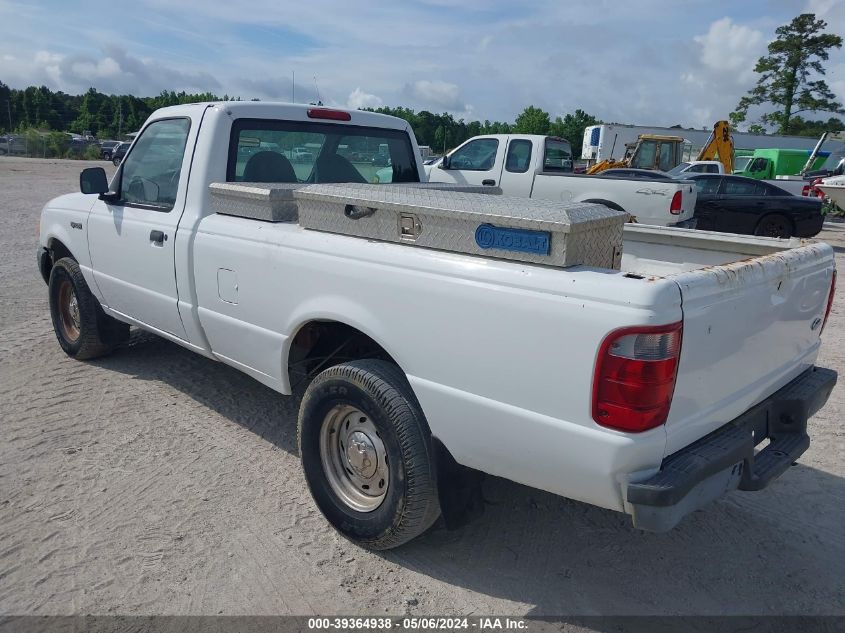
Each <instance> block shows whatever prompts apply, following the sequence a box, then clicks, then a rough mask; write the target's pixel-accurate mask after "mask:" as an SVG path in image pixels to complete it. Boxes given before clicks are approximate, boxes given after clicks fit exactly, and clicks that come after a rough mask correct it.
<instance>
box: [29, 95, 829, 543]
mask: <svg viewBox="0 0 845 633" xmlns="http://www.w3.org/2000/svg"><path fill="white" fill-rule="evenodd" d="M304 137H307V138H308V140H309V143H311V144H313V145H316V146H318V147H319V152H318V154H317V155H316V157H315V159H314V162H313V164H307V165H306V164H297V165H292V164H291V162H290V159H289V157H288V152H290V151H292V149H293V148H294V147H297V146H299V145H300V144H301V143H302V139H303V138H304ZM382 145H386V146H387V148H388V151H389V153H390V164H391V166H392V169H393V180H394V182H396V181H404V182H415V181H418V180H420V179H421V177H422V175H423V172H422V168H421V166H420V161H419V160H418V155H417V151H416V142H415V140H414V137H413V134H412V133H411V131H410V129H409V127H408V125H407V124H406V123H405V122H404V121H401V120H399V119H394V118H391V117H385V116H382V115H378V114H374V113H369V112H359V111H351V112H346V111H339V110H327V109H324V108H310V107H307V106H294V105H274V104H268V103H251V102H239V103H214V104H195V105H185V106H176V107H172V108H165V109H163V110H160V111H158V112H156V113H154V114H153V115H152V116H151V117H150V119H149V120H148V121H147V123H146V124H145V126H144V127H143V129H142V130H141V132H140V133H139V135H138V137H137V139H136V140H135V142H134V144H133V146H132V147H131V149H130V150H129V152H128V154H127V155H126V158H125V159H124V160H123V162H122V163H121V166H120V168H119V169H118V171H117V172H116V174H115V176H114V178H113V180H112V182H111V185H110V186H109V185H108V183H106V180H105V173H104V172H103V171H102V170H101V169H99V168H92V169H88V170H85V171H84V172H83V173H82V175H81V177H80V184H81V189H82V191H83V193H76V194H69V195H65V196H61V197H59V198H56V199H55V200H53V201H51V202H50V203H48V205H47V206H46V207H45V209H44V211H43V214H42V220H41V229H40V231H41V233H40V246H39V249H38V264H39V267H40V270H41V273H42V275H43V277H44V279H45V281H47V282H48V284H49V298H50V311H51V316H52V320H53V325H54V329H55V331H56V336H57V339H58V342H59V344H60V345H61V347H62V348H63V349H64V351H65V352H66V353H67V354H68V355H70V356H72V357H75V358H78V359H86V358H93V357H95V356H98V355H102V354H105V353H108V352H110V351H111V350H112V349H114V347H115V346H117V345H119V344H120V343H121V342H122V341H124V340H125V339H126V337H127V336H128V326H129V324H133V325H136V326H139V327H142V328H144V329H146V330H148V331H150V332H154V333H157V334H159V335H160V336H162V337H164V338H166V339H168V340H171V341H173V342H176V343H178V344H179V345H182V346H184V347H186V348H188V349H191V350H193V351H195V352H197V353H199V354H202V355H204V356H207V357H208V358H212V359H216V360H219V361H222V362H224V363H227V364H229V365H231V366H233V367H236V368H238V369H240V370H242V371H244V372H246V373H247V374H249V375H250V376H253V377H254V378H256V379H257V380H259V381H260V382H262V383H264V384H265V385H268V386H269V387H271V388H273V389H275V390H277V391H278V392H280V393H281V394H292V393H294V392H295V391H296V389H295V388H296V386H297V385H298V384H300V385H301V386H302V387H304V386H305V385H306V384H307V389H305V392H304V396H303V399H302V405H301V408H300V415H299V422H298V424H299V448H300V453H301V458H302V463H303V468H304V472H305V476H306V480H307V482H308V485H309V488H310V490H311V493H312V495H313V497H314V499H315V501H316V503H317V505H318V506H319V508H320V509H321V511H322V512H323V513H324V515H325V516H326V517H327V519H328V520H329V521H330V522H331V523H332V524H333V525H334V526H335V527H336V528H337V529H338V530H339V531H340V532H341V533H342V534H344V535H345V536H346V537H347V538H349V539H351V540H353V541H354V542H357V543H359V544H361V545H363V546H366V547H370V548H376V549H378V548H381V549H383V548H389V547H395V546H397V545H400V544H402V543H404V542H406V541H408V540H409V539H411V538H413V537H414V536H416V535H418V534H420V533H421V532H422V531H424V530H425V529H427V528H428V527H429V526H430V525H432V524H433V522H434V521H435V519H436V518H437V516H438V515H439V514H440V513H441V512H443V514H444V516H446V517H447V524H448V517H449V516H453V513H458V512H460V510H461V505H462V504H465V503H466V498H465V497H463V496H462V495H461V494H460V490H461V486H460V482H461V481H462V480H463V478H462V477H461V475H462V473H465V472H466V471H465V469H463V468H462V467H461V466H459V465H462V466H463V467H470V468H473V469H478V470H481V471H485V472H488V473H492V474H495V475H499V476H502V477H506V478H509V479H512V480H515V481H518V482H521V483H524V484H527V485H530V486H535V487H538V488H541V489H544V490H548V491H551V492H554V493H557V494H560V495H564V496H567V497H571V498H573V499H578V500H582V501H585V502H588V503H592V504H595V505H598V506H602V507H604V508H610V509H613V510H617V511H621V512H626V513H628V514H630V515H632V517H633V520H634V523H635V525H637V526H639V527H641V528H644V529H649V530H665V529H668V528H671V527H672V526H673V525H675V524H676V523H677V521H679V520H680V519H681V518H682V517H683V516H684V515H686V514H688V513H689V512H691V511H692V510H694V509H696V508H698V507H700V506H702V505H703V504H705V503H707V502H708V501H709V500H711V499H713V498H715V497H718V496H719V495H721V494H724V493H725V492H726V491H728V490H731V489H735V488H741V489H745V490H756V489H759V488H762V487H764V486H765V485H766V484H767V483H768V482H769V481H771V480H772V479H773V478H774V477H777V476H778V475H780V474H781V473H782V472H783V471H784V470H785V469H786V468H787V467H788V466H789V464H791V463H792V462H793V461H794V460H795V459H797V458H798V457H799V456H800V455H801V454H802V453H803V451H804V450H805V449H806V448H807V446H808V444H809V438H808V436H807V433H806V422H807V418H808V417H809V416H811V415H812V414H813V413H814V412H815V411H816V410H818V409H819V408H820V407H821V406H822V405H823V404H824V402H825V401H826V400H827V397H828V395H829V394H830V391H831V389H832V388H833V385H834V383H835V380H836V374H835V373H834V372H831V371H829V370H824V369H819V368H815V367H814V362H815V359H816V356H817V354H818V350H819V346H820V334H821V332H822V330H823V328H824V321H825V320H826V317H827V314H828V312H829V310H830V305H831V301H832V298H833V297H832V288H833V280H834V264H833V251H832V249H831V248H830V247H829V246H827V245H825V244H814V243H813V244H806V245H804V244H802V243H800V242H798V241H784V240H770V239H767V238H753V237H748V238H745V237H738V236H728V235H722V234H712V233H706V232H696V231H688V230H682V229H666V228H660V227H646V226H636V225H634V226H628V227H627V228H626V230H625V232H624V233H625V235H624V245H623V246H624V250H623V255H622V258H621V269H612V268H595V267H588V266H583V265H574V266H570V267H567V268H559V267H553V266H548V265H543V264H542V263H526V262H524V261H506V260H503V259H498V258H495V257H485V256H479V255H471V254H461V253H456V252H448V251H446V250H433V249H429V248H421V247H418V246H413V245H409V244H406V243H401V242H400V243H389V242H385V241H378V240H374V239H362V238H360V237H352V236H350V235H343V234H337V233H328V232H324V231H317V230H310V229H306V228H304V227H303V226H302V225H301V224H300V223H299V222H298V219H297V210H296V207H295V206H294V207H291V206H290V205H289V204H288V201H287V200H286V199H283V198H282V197H281V194H282V193H283V192H284V191H285V190H284V187H285V186H287V187H288V190H290V188H295V187H296V186H297V183H302V184H304V183H320V182H348V181H355V182H361V183H364V182H367V181H368V175H369V172H367V173H365V171H366V169H371V168H372V165H371V162H372V161H371V160H367V153H368V152H370V151H376V148H380V147H381V146H382ZM309 146H311V145H309ZM267 147H271V148H273V147H274V148H277V149H276V150H265V149H262V148H267ZM356 158H357V159H358V160H359V162H357V163H356V160H355V159H356ZM356 165H357V166H356ZM245 180H253V181H255V180H257V181H265V182H275V183H287V184H286V185H272V186H264V187H263V188H262V187H260V186H255V185H253V186H241V187H237V186H235V187H230V188H233V189H234V190H235V193H233V194H232V195H233V196H234V197H233V198H232V200H233V202H234V204H233V205H232V209H231V210H230V212H229V213H227V214H221V213H215V212H214V211H213V208H212V204H211V200H212V194H211V192H210V189H211V185H212V183H220V182H226V181H229V182H230V183H239V182H243V181H245ZM381 186H384V187H388V186H390V187H395V186H396V185H373V186H372V187H374V188H378V187H381ZM215 187H219V185H215ZM366 189H367V186H364V187H363V190H366ZM239 192H240V193H239ZM297 193H298V192H297ZM450 195H453V196H457V197H456V198H454V200H455V204H458V203H460V204H466V205H468V206H469V205H471V206H473V208H475V209H476V211H478V210H479V209H480V210H483V208H484V205H485V200H486V199H488V197H487V196H481V195H478V194H475V195H471V194H463V195H462V194H450ZM498 200H499V202H497V205H498V206H499V207H500V208H501V207H502V206H503V205H504V206H506V204H507V202H508V201H510V200H512V206H513V216H514V219H515V220H517V221H518V220H519V208H520V206H521V205H522V203H524V200H520V199H517V198H513V199H506V198H498ZM503 200H504V201H505V202H502V201H503ZM256 204H259V205H262V204H263V205H267V208H270V209H271V210H272V211H273V214H274V215H273V217H272V218H269V219H266V220H259V219H254V218H253V217H249V216H250V215H251V213H252V210H253V209H254V207H255V205H256ZM555 208H557V207H555ZM560 209H566V207H565V206H563V205H561V206H560ZM548 210H550V211H551V210H553V209H552V207H551V206H549V207H548ZM347 211H348V213H349V215H348V217H353V216H354V217H358V216H359V215H360V216H361V217H364V216H366V215H367V214H370V213H371V212H379V213H380V212H382V211H384V209H381V210H377V209H374V208H373V209H370V208H368V207H363V208H359V207H358V206H354V205H350V206H349V208H348V209H347ZM344 213H345V212H344ZM485 226H487V225H485ZM395 228H396V230H397V231H399V233H398V234H399V235H402V232H403V231H405V230H406V228H408V229H409V230H415V229H416V228H417V227H415V226H414V224H413V223H411V225H410V226H409V227H407V226H406V225H405V224H404V223H403V222H400V223H399V225H398V226H395ZM480 228H482V227H481V226H479V229H480ZM423 230H425V229H424V228H423ZM570 237H572V236H570ZM400 239H401V238H400ZM571 246H573V244H569V245H568V248H569V247H571ZM239 397H248V396H245V395H243V394H239ZM766 440H768V441H769V444H768V446H766V447H765V448H762V450H759V451H755V446H758V445H760V446H762V443H763V442H765V441H766ZM784 510H785V511H788V508H785V509H784Z"/></svg>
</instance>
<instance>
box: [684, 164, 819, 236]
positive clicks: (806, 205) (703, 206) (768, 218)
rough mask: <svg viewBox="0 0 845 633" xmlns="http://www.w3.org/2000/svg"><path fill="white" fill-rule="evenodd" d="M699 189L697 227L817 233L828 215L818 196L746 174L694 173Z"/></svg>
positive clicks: (757, 232)
mask: <svg viewBox="0 0 845 633" xmlns="http://www.w3.org/2000/svg"><path fill="white" fill-rule="evenodd" d="M686 178H687V179H688V180H694V181H695V185H696V188H697V189H698V197H697V198H696V202H695V217H696V220H697V221H698V223H697V225H696V228H698V229H703V230H705V231H724V232H726V233H744V234H745V235H765V236H768V237H813V236H814V235H816V234H817V233H818V232H819V231H821V230H822V224H823V223H824V216H823V215H822V201H821V200H819V199H818V198H808V197H804V196H795V195H793V194H791V193H789V192H788V191H784V190H783V189H781V188H780V187H776V186H775V185H773V184H771V183H768V182H763V181H762V180H754V179H753V178H744V177H742V176H725V175H720V174H694V175H690V176H687V177H686Z"/></svg>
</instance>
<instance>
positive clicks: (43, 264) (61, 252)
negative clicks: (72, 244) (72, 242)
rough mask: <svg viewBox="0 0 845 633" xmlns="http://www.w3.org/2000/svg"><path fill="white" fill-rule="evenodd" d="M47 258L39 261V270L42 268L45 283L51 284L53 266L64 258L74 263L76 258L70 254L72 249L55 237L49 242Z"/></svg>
mask: <svg viewBox="0 0 845 633" xmlns="http://www.w3.org/2000/svg"><path fill="white" fill-rule="evenodd" d="M47 253H48V256H47V257H42V258H40V259H39V268H41V276H42V277H43V278H44V281H45V282H49V280H50V271H51V270H53V264H55V263H56V262H57V261H59V260H60V259H62V258H63V257H70V258H71V259H73V260H74V261H76V258H75V257H74V256H73V253H71V252H70V249H69V248H68V247H67V246H65V245H64V244H63V243H62V242H61V240H58V239H56V238H55V237H53V238H50V240H49V241H48V242H47Z"/></svg>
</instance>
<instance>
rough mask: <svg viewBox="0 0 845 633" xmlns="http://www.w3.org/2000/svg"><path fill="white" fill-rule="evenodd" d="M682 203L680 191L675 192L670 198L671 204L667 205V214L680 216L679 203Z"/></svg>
mask: <svg viewBox="0 0 845 633" xmlns="http://www.w3.org/2000/svg"><path fill="white" fill-rule="evenodd" d="M683 201H684V195H683V194H682V193H681V192H680V191H676V192H675V195H674V196H672V204H670V205H669V213H671V214H672V215H681V203H682V202H683Z"/></svg>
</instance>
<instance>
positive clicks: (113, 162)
mask: <svg viewBox="0 0 845 633" xmlns="http://www.w3.org/2000/svg"><path fill="white" fill-rule="evenodd" d="M112 165H114V166H115V167H117V166H119V165H120V159H119V158H117V157H115V158H113V159H112Z"/></svg>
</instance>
